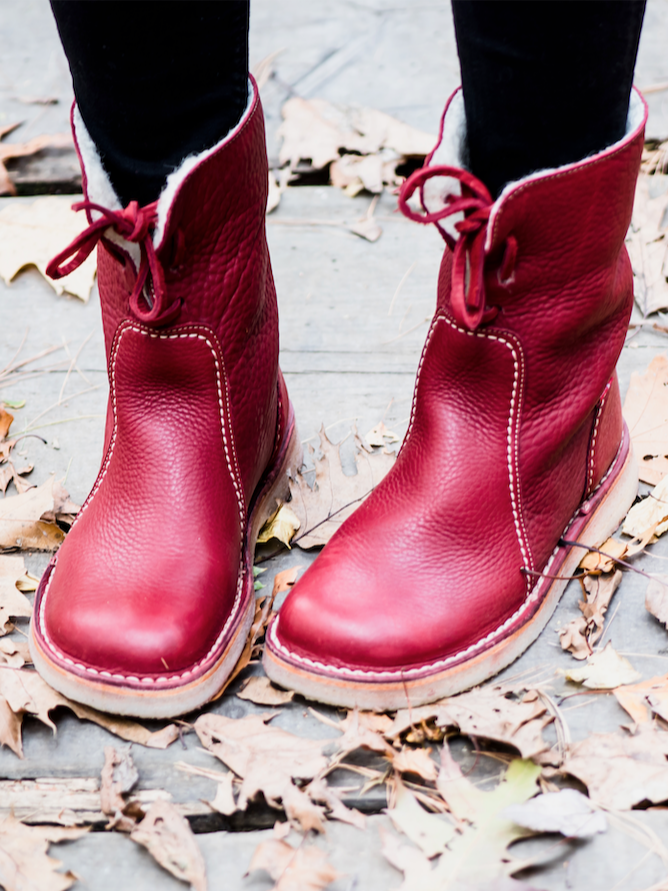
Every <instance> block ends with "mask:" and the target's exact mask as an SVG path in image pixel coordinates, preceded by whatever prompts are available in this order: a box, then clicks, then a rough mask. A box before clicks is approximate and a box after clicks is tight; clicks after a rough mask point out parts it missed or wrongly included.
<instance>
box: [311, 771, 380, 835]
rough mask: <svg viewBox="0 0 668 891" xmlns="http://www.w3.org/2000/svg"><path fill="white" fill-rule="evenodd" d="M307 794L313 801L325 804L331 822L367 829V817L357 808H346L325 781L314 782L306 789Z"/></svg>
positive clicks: (317, 780)
mask: <svg viewBox="0 0 668 891" xmlns="http://www.w3.org/2000/svg"><path fill="white" fill-rule="evenodd" d="M305 791H306V794H307V795H308V797H309V798H310V799H311V801H315V802H318V803H320V804H324V805H326V806H327V808H328V809H329V814H328V817H329V819H330V820H338V821H339V822H340V823H349V824H350V825H351V826H356V827H357V828H358V829H364V828H365V827H366V817H365V816H364V814H362V813H360V811H357V810H355V808H350V807H346V805H345V804H344V803H343V802H342V801H341V799H340V798H339V796H338V795H337V793H336V790H334V789H332V788H331V786H328V785H327V782H326V780H324V779H315V780H312V781H311V782H310V783H309V784H308V786H307V787H306V790H305Z"/></svg>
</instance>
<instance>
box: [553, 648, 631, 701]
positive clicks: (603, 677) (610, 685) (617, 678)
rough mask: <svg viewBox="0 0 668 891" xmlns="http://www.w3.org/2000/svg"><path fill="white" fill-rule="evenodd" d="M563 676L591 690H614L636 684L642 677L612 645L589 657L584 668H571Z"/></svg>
mask: <svg viewBox="0 0 668 891" xmlns="http://www.w3.org/2000/svg"><path fill="white" fill-rule="evenodd" d="M562 674H564V675H565V677H566V678H567V679H568V680H569V681H573V682H574V683H576V684H582V686H583V687H588V688H589V689H590V690H613V689H614V688H615V687H621V686H623V685H624V684H634V683H635V682H636V681H639V680H640V678H641V677H642V675H641V674H640V672H638V671H636V670H635V668H634V667H633V666H632V665H631V663H630V662H629V660H628V659H625V658H624V657H623V656H620V655H619V653H618V652H617V651H616V650H615V649H613V646H612V644H611V643H607V644H606V645H605V647H604V649H603V650H601V651H600V652H598V653H594V654H593V655H592V656H589V658H588V659H587V663H586V665H583V666H582V668H571V669H569V670H568V671H563V672H562Z"/></svg>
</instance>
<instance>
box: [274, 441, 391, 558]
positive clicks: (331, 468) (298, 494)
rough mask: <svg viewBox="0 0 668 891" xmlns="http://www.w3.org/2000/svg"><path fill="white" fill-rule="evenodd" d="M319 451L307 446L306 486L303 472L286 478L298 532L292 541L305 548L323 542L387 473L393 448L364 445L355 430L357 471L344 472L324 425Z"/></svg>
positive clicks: (339, 457) (325, 541) (337, 451)
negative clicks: (310, 476)
mask: <svg viewBox="0 0 668 891" xmlns="http://www.w3.org/2000/svg"><path fill="white" fill-rule="evenodd" d="M319 435H320V451H321V452H322V457H320V458H316V457H315V450H314V449H313V447H312V446H310V445H309V446H308V448H309V451H310V453H311V456H312V457H313V460H314V464H315V482H314V484H313V487H312V488H311V486H309V484H308V482H307V479H306V476H304V475H303V474H302V473H301V472H299V473H297V476H296V478H295V479H294V480H291V481H290V492H291V494H292V501H291V502H290V504H291V506H292V508H293V510H294V512H295V514H296V515H297V517H298V519H299V522H300V530H301V531H300V533H299V535H297V536H296V538H295V539H294V541H293V544H298V545H299V547H300V548H304V549H308V548H314V547H318V546H320V545H324V544H327V542H328V541H329V539H330V538H331V537H332V535H333V534H334V533H335V532H336V530H337V529H338V528H339V526H340V525H341V523H343V521H344V520H345V519H347V517H349V516H350V515H351V514H352V513H353V512H354V511H355V509H356V508H357V507H358V505H359V504H360V503H361V502H362V501H364V499H365V498H366V497H367V496H368V495H369V494H370V493H371V491H372V490H373V489H374V488H375V487H376V486H377V485H378V483H379V482H380V481H381V480H382V479H383V477H384V476H385V475H386V474H387V473H388V471H389V470H390V468H391V467H392V465H393V464H394V461H395V455H394V453H393V452H386V451H385V450H384V449H376V450H372V452H371V453H369V451H368V448H366V447H365V446H364V443H363V442H362V440H361V439H360V437H359V436H358V435H357V433H356V432H355V446H356V452H355V466H356V469H357V473H356V474H354V475H353V476H346V474H344V472H343V468H342V466H341V456H340V453H339V446H337V445H335V444H334V443H332V442H331V441H330V439H329V438H328V436H327V433H326V432H325V428H324V427H322V428H321V429H320V434H319Z"/></svg>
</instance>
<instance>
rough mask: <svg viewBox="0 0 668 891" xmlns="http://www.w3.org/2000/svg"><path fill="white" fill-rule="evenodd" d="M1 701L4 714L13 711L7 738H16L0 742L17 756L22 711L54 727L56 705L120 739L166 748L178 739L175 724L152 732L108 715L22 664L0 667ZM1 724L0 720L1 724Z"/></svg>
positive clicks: (124, 719)
mask: <svg viewBox="0 0 668 891" xmlns="http://www.w3.org/2000/svg"><path fill="white" fill-rule="evenodd" d="M3 703H4V704H5V706H6V707H5V706H3V708H2V711H3V713H4V715H5V718H7V719H9V718H10V715H9V713H10V712H11V713H12V717H11V719H10V720H9V729H8V732H9V734H10V738H11V739H12V740H15V741H16V740H18V745H16V744H14V745H12V744H10V742H9V741H6V740H5V739H2V742H3V743H5V744H6V745H9V746H10V748H12V749H13V751H14V752H15V753H16V754H17V755H19V757H22V749H21V743H20V741H21V734H20V730H21V723H22V721H23V717H24V715H25V714H30V715H33V716H34V717H35V718H37V720H38V721H41V722H42V724H46V726H47V727H50V728H51V729H52V730H54V731H55V729H56V725H55V724H54V723H53V721H52V720H51V718H50V716H49V715H50V712H52V711H53V709H55V708H57V707H58V706H65V707H66V708H68V709H70V711H72V712H74V714H75V715H76V716H77V718H79V719H80V720H85V721H92V722H93V723H95V724H98V725H99V726H100V727H104V729H105V730H108V731H109V732H110V733H113V734H115V735H116V736H119V737H121V739H125V740H127V741H128V742H135V743H139V744H140V745H143V746H147V747H148V748H157V749H165V748H167V746H169V745H171V743H173V742H174V740H175V739H178V735H179V734H178V728H177V727H176V725H174V724H169V725H167V726H166V727H164V728H163V729H162V730H156V731H154V732H152V731H150V730H147V729H146V727H142V725H141V724H137V723H136V722H134V721H130V720H129V719H127V718H120V717H114V716H113V715H107V714H104V712H98V711H96V710H95V709H92V708H89V706H87V705H81V704H80V703H78V702H73V701H72V700H70V699H67V697H65V696H63V695H62V694H61V693H58V692H57V691H56V690H54V689H53V688H52V687H50V686H49V685H48V684H47V683H46V681H45V680H43V678H42V677H41V676H40V675H38V674H37V672H36V671H31V670H30V669H25V668H24V669H20V670H18V671H16V670H4V671H0V705H1V704H3ZM2 726H3V725H2V723H0V727H2Z"/></svg>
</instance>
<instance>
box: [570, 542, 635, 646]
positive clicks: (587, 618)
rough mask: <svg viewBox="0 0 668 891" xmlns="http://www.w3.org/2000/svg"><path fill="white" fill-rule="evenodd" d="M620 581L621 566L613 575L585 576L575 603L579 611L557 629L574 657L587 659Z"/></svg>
mask: <svg viewBox="0 0 668 891" xmlns="http://www.w3.org/2000/svg"><path fill="white" fill-rule="evenodd" d="M588 556H589V555H588ZM597 556H598V555H597ZM603 559H605V558H603ZM592 562H593V561H592ZM621 581H622V573H621V571H620V570H617V571H616V572H615V573H613V574H612V575H596V576H585V577H584V579H583V581H582V583H583V585H584V587H585V599H584V600H583V601H580V602H579V603H578V606H579V607H580V611H581V613H582V615H581V616H578V617H577V619H573V620H572V621H571V622H569V623H568V624H567V625H564V627H563V628H561V629H559V641H560V643H561V646H562V648H563V649H564V650H569V651H570V652H571V653H572V654H573V656H574V657H575V658H576V659H587V658H588V657H589V656H591V655H592V646H593V645H594V644H595V643H596V641H597V640H598V639H599V638H600V636H601V635H602V634H603V626H604V624H605V614H606V612H607V609H608V606H609V605H610V601H611V599H612V596H613V594H614V593H615V591H616V590H617V588H618V587H619V585H620V584H621Z"/></svg>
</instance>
